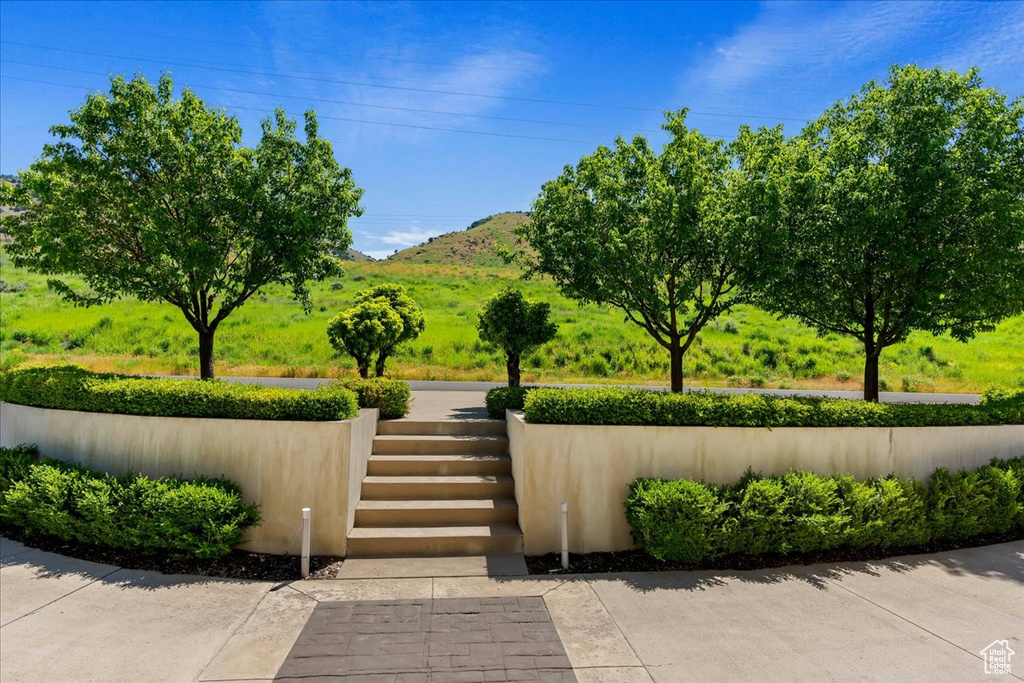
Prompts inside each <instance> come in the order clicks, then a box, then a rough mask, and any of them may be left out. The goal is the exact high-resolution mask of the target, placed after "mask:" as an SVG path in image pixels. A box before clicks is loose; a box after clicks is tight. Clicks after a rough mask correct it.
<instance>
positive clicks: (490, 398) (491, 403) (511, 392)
mask: <svg viewBox="0 0 1024 683" xmlns="http://www.w3.org/2000/svg"><path fill="white" fill-rule="evenodd" d="M536 388H537V387H530V386H527V387H495V388H494V389H491V390H490V391H488V392H487V398H486V399H485V403H486V404H487V414H488V415H490V416H491V417H492V418H494V419H495V420H504V419H505V411H506V410H522V409H523V404H524V403H525V401H526V395H527V394H528V393H530V392H531V391H533V390H534V389H536Z"/></svg>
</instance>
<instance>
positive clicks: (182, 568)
mask: <svg viewBox="0 0 1024 683" xmlns="http://www.w3.org/2000/svg"><path fill="white" fill-rule="evenodd" d="M0 535H2V536H4V537H6V538H9V539H12V540H15V541H21V542H22V543H24V544H25V545H27V546H31V547H32V548H37V549H39V550H46V551H48V552H51V553H58V554H60V555H65V556H67V557H75V558H78V559H80V560H88V561H90V562H99V563H102V564H112V565H116V566H118V567H123V568H124V569H140V570H143V571H154V572H160V573H162V574H195V575H197V576H218V577H222V578H226V579H250V580H254V581H294V580H296V579H299V578H301V577H300V573H299V569H300V560H299V557H298V556H295V555H265V554H263V553H248V552H245V551H242V550H233V551H231V554H230V555H227V556H226V557H222V558H220V559H217V560H195V559H192V560H188V559H186V560H178V559H174V558H171V557H167V556H165V555H139V554H138V553H134V552H132V551H128V550H121V549H118V548H103V547H100V546H95V545H87V544H84V543H74V542H71V541H62V540H60V539H58V538H54V537H51V536H35V535H33V536H28V535H26V534H25V533H23V532H22V531H21V530H20V529H17V528H14V527H10V526H7V525H0ZM341 562H342V558H340V557H331V556H329V555H314V556H311V557H310V558H309V578H311V579H333V578H334V577H335V576H336V575H337V573H338V569H340V568H341Z"/></svg>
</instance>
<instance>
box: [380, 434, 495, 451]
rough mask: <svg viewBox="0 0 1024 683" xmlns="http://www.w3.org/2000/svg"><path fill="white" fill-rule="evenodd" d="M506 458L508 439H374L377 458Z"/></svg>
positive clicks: (487, 437)
mask: <svg viewBox="0 0 1024 683" xmlns="http://www.w3.org/2000/svg"><path fill="white" fill-rule="evenodd" d="M492 453H493V454H498V455H502V454H505V453H508V438H507V437H504V436H451V435H433V436H431V435H427V436H410V435H404V434H403V435H385V436H376V437H374V439H373V454H374V455H458V454H466V455H474V454H479V455H486V454H492Z"/></svg>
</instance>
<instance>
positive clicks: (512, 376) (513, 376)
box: [505, 351, 519, 387]
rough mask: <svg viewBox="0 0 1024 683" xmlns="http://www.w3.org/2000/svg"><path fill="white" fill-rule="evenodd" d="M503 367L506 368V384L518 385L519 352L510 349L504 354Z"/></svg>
mask: <svg viewBox="0 0 1024 683" xmlns="http://www.w3.org/2000/svg"><path fill="white" fill-rule="evenodd" d="M505 369H506V370H508V385H509V386H510V387H518V386H519V354H518V353H512V352H511V351H510V352H509V353H507V354H506V359H505Z"/></svg>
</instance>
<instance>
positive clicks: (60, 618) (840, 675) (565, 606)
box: [0, 539, 1024, 683]
mask: <svg viewBox="0 0 1024 683" xmlns="http://www.w3.org/2000/svg"><path fill="white" fill-rule="evenodd" d="M501 598H517V601H516V602H515V603H514V608H513V612H515V611H517V610H519V608H520V606H522V607H523V608H524V611H533V610H539V608H540V606H541V604H543V608H544V610H545V611H546V614H547V615H548V616H547V618H549V619H550V622H551V624H552V625H553V627H554V633H555V634H556V635H557V637H558V642H559V643H560V644H561V647H562V648H563V649H564V652H565V656H566V657H567V658H568V662H569V663H570V664H571V665H572V675H573V676H575V677H576V679H577V680H579V681H581V682H582V683H594V682H604V683H611V682H622V683H628V682H631V681H651V680H653V681H665V682H671V683H675V682H678V681H719V680H730V681H821V680H871V681H873V680H886V681H891V680H899V681H929V682H932V681H974V680H977V681H984V680H989V679H991V678H992V677H991V676H986V675H985V674H984V664H983V661H982V658H981V655H980V651H981V650H982V649H983V648H985V647H986V646H987V645H988V644H989V643H991V642H992V641H995V640H1004V639H1005V640H1008V641H1009V647H1010V649H1012V650H1014V651H1015V652H1017V653H1018V654H1017V655H1016V657H1015V658H1014V659H1013V660H1012V662H1011V666H1012V668H1011V670H1012V672H1013V673H1012V674H1011V675H1010V676H1007V677H1003V678H1002V679H1001V680H1024V541H1021V542H1015V543H1006V544H1002V545H996V546H989V547H986V548H975V549H969V550H960V551H955V552H948V553H939V554H936V555H922V556H910V557H902V558H896V559H891V560H886V561H880V562H870V563H844V564H838V565H816V566H809V567H788V568H782V569H775V570H767V571H754V572H665V573H643V574H639V573H638V574H622V575H583V576H531V577H487V576H481V577H446V576H434V577H423V578H404V579H381V578H378V579H353V580H332V581H294V582H286V583H281V584H273V583H267V582H254V581H231V580H222V579H210V578H203V577H187V576H165V575H161V574H157V573H152V572H141V571H132V570H126V569H119V568H118V567H112V566H107V565H100V564H95V563H91V562H83V561H79V560H73V559H69V558H66V557H61V556H59V555H54V554H51V553H46V552H41V551H38V550H32V549H30V548H26V547H25V546H23V545H21V544H20V543H15V542H11V541H7V540H5V539H0V680H2V681H3V682H4V683H15V682H18V681H76V682H78V681H83V682H84V681H103V682H111V683H113V682H116V681H131V682H137V681H147V682H149V681H188V682H191V681H202V682H204V683H205V682H213V681H222V682H225V681H271V680H274V679H275V677H277V676H278V675H279V673H280V674H282V675H288V674H289V673H294V674H301V671H297V670H289V669H288V668H284V669H282V666H283V665H285V663H286V661H292V660H290V659H289V655H290V654H291V655H293V658H294V657H295V656H298V655H302V654H305V655H307V656H309V655H313V656H317V653H316V651H315V650H310V649H309V647H308V646H310V645H315V644H317V643H316V642H315V640H316V639H315V636H316V635H317V634H316V633H315V630H316V629H315V622H310V617H311V615H314V614H316V613H317V612H316V610H317V608H318V607H321V608H322V609H321V611H324V610H330V609H337V608H338V607H337V605H339V604H341V605H343V606H344V605H349V607H350V608H352V607H353V606H354V605H355V604H364V605H366V604H370V603H368V602H366V601H373V602H377V603H381V604H383V605H393V606H394V605H400V604H404V605H420V606H422V609H427V608H426V607H425V606H427V605H429V606H430V607H429V610H430V613H431V614H438V613H443V612H444V611H445V610H448V612H449V613H451V610H452V606H453V605H455V606H457V607H458V609H456V610H455V612H454V613H458V614H471V613H473V612H474V610H476V611H477V612H484V609H483V607H484V605H487V606H488V607H487V609H496V607H495V606H496V605H499V606H501V608H502V610H503V611H504V609H505V606H506V605H507V604H508V605H511V604H513V603H512V602H511V601H509V600H500V599H501ZM518 598H527V600H525V601H523V602H519V601H518ZM529 598H536V599H537V600H532V601H531V600H529ZM453 599H455V600H456V602H455V603H451V602H447V601H450V600H453ZM462 599H468V600H465V601H463V600H462ZM402 601H405V602H402ZM474 601H475V602H474ZM436 606H440V607H439V608H438V607H436ZM342 609H345V607H342ZM388 609H392V608H390V607H389V608H388ZM438 609H440V610H441V612H438ZM350 611H351V613H352V614H355V609H354V608H352V609H350ZM516 618H517V619H518V618H519V617H516ZM467 621H472V620H467ZM311 623H312V624H313V627H311V626H310V624H311ZM336 623H342V624H345V623H349V622H348V621H346V619H341V620H340V621H339V622H336ZM353 623H354V622H353ZM509 623H519V622H516V621H510V622H509ZM530 623H533V618H532V617H531V619H530ZM537 623H543V620H542V621H540V622H537ZM449 626H450V623H449ZM304 629H307V634H308V635H310V636H314V638H313V639H312V640H309V639H307V640H304V641H300V642H299V643H298V645H299V647H300V648H301V647H306V649H305V650H302V649H299V650H295V649H294V648H295V646H296V644H297V640H298V639H299V638H300V634H302V633H303V631H304ZM350 630H351V629H350ZM440 630H441V631H444V629H440ZM455 630H458V629H455ZM417 631H418V628H417ZM449 632H450V631H449ZM499 633H500V630H499ZM321 635H322V634H321ZM492 635H493V634H492ZM415 637H416V638H423V642H424V643H427V644H428V649H427V650H426V651H427V652H428V653H429V651H430V650H429V643H430V642H433V641H431V640H430V638H431V637H432V636H426V635H424V636H419V635H417V636H415ZM487 638H488V640H487V642H488V643H490V644H492V645H493V643H494V642H500V641H501V637H500V636H496V637H493V638H492V637H491V636H488V637H487ZM444 639H445V638H441V639H440V640H438V641H437V642H441V641H443V640H444ZM307 641H308V642H307ZM550 642H555V641H550ZM321 644H324V643H321ZM328 644H329V643H328ZM455 650H457V651H460V652H461V651H463V649H462V648H455ZM466 651H467V652H470V653H471V652H472V649H467V650H466ZM512 651H514V649H513V650H512ZM496 652H497V650H496V649H495V648H494V647H490V648H478V649H477V653H478V655H479V656H480V657H482V658H487V657H490V658H492V659H488V660H487V661H494V662H496V661H497V660H495V659H493V658H494V657H496V656H497V654H496ZM502 653H504V650H502ZM342 656H343V655H342ZM441 656H443V655H441ZM454 656H463V655H454ZM465 656H470V655H465ZM524 656H533V655H524ZM536 656H545V655H536ZM552 656H559V655H557V654H556V655H552ZM550 661H551V662H552V663H556V662H555V660H550ZM321 663H323V661H321ZM363 663H364V664H366V663H369V664H372V662H369V661H364V662H363ZM442 663H445V664H447V665H448V668H447V669H441V668H438V669H437V670H436V671H433V670H431V669H430V668H429V662H428V668H427V670H426V672H424V671H422V670H418V671H417V672H415V673H418V674H420V675H419V677H415V678H414V677H406V679H407V680H427V681H439V680H444V677H443V676H442V674H444V675H449V674H451V673H452V671H451V669H452V668H453V667H452V661H451V660H450V659H449V660H448V661H447V662H442ZM458 663H459V664H463V663H466V664H468V663H469V662H468V661H467V662H461V661H460V662H458ZM526 663H527V662H525V661H524V660H518V661H516V660H513V661H511V662H509V664H512V665H514V666H519V665H523V664H526ZM542 663H543V662H542ZM531 664H535V662H533V663H531ZM488 666H489V667H491V668H486V667H485V668H479V669H467V670H468V671H472V672H483V673H482V675H483V677H482V678H480V676H481V673H471V674H469V675H470V676H475V677H477V678H476V680H489V679H488V678H487V676H491V679H496V680H501V679H500V678H498V675H499V674H498V673H496V672H499V668H498V666H497V664H496V663H495V664H494V665H493V666H492V665H488ZM536 668H537V667H536V666H534V669H536ZM551 668H552V669H555V670H557V669H558V667H551ZM527 669H528V667H524V668H522V669H514V668H509V667H508V666H506V664H505V662H504V660H503V662H502V666H501V668H500V673H501V675H506V678H508V676H507V672H508V671H525V670H527ZM488 671H489V672H490V673H487V672H488ZM344 673H345V672H343V671H338V672H337V678H336V680H346V679H345V678H344V677H343V676H344ZM349 673H354V671H349ZM398 673H399V672H397V671H395V670H392V671H390V672H386V673H384V674H383V675H381V676H378V677H376V678H371V679H368V680H386V681H399V680H403V679H401V678H399V677H398ZM410 673H413V672H410ZM435 674H436V675H435ZM523 675H527V674H523ZM559 675H561V676H562V680H566V676H567V672H566V671H565V670H561V671H560V672H559ZM332 679H335V678H334V677H333V676H331V677H318V678H307V679H305V680H307V681H309V683H314V682H316V683H322V682H323V681H327V680H332ZM290 680H297V681H301V680H303V678H302V677H301V675H300V676H298V677H293V678H292V679H290ZM348 680H355V679H348ZM463 680H474V678H472V677H471V678H468V679H467V678H464V679H463ZM537 680H539V676H538V677H537ZM569 680H571V679H569Z"/></svg>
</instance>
